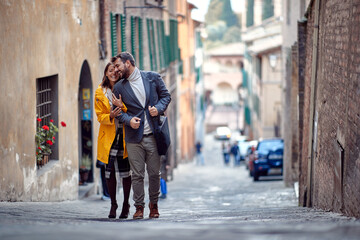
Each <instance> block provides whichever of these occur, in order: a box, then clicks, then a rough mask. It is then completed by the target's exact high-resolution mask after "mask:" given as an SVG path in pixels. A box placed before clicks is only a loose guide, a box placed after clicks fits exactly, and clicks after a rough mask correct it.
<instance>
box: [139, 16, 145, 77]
mask: <svg viewBox="0 0 360 240" xmlns="http://www.w3.org/2000/svg"><path fill="white" fill-rule="evenodd" d="M138 31H139V34H138V35H139V69H141V70H143V69H144V57H143V56H144V55H143V38H142V36H143V27H142V19H141V18H139V20H138Z"/></svg>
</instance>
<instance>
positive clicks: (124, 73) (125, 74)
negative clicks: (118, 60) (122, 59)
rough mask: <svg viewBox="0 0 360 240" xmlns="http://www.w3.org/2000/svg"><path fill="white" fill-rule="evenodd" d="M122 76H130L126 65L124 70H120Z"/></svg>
mask: <svg viewBox="0 0 360 240" xmlns="http://www.w3.org/2000/svg"><path fill="white" fill-rule="evenodd" d="M121 74H122V77H123V78H125V79H127V78H128V77H129V76H130V70H129V68H127V67H126V66H125V67H124V71H122V72H121Z"/></svg>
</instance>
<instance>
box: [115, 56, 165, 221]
mask: <svg viewBox="0 0 360 240" xmlns="http://www.w3.org/2000/svg"><path fill="white" fill-rule="evenodd" d="M112 61H113V63H114V65H115V70H116V71H117V72H118V73H119V74H120V75H122V77H123V79H122V80H121V81H119V82H118V83H116V84H115V86H114V89H113V92H114V95H115V96H116V97H119V95H121V98H122V101H123V102H124V104H125V106H126V107H127V112H126V113H122V114H121V115H120V116H119V117H117V118H118V120H119V121H120V122H122V123H124V124H125V142H126V146H127V151H128V155H129V162H130V167H131V170H132V186H133V193H134V194H133V198H134V201H135V207H136V212H135V214H134V216H133V218H134V219H142V218H144V207H145V202H144V197H145V193H144V176H145V166H146V170H147V173H148V176H149V199H150V203H149V208H150V214H149V218H158V217H159V211H158V205H157V203H158V198H159V193H160V165H161V163H160V156H159V154H158V151H157V145H156V141H155V138H154V135H153V130H154V127H153V122H152V117H155V116H158V115H161V114H163V113H164V112H165V110H166V108H167V107H168V105H169V103H170V101H171V95H170V93H169V91H168V90H167V89H166V86H165V83H164V81H163V80H162V78H161V76H160V74H158V73H155V72H146V71H140V70H139V69H138V68H137V67H136V66H135V61H134V58H133V56H132V55H131V54H130V53H128V52H122V53H120V54H118V55H117V56H116V57H115V58H114V59H113V60H112ZM150 84H154V85H155V86H156V91H154V92H153V93H152V95H153V96H152V97H153V99H154V103H155V105H154V106H150V99H149V97H150V89H151V86H150ZM153 89H154V88H153Z"/></svg>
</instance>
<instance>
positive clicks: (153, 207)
mask: <svg viewBox="0 0 360 240" xmlns="http://www.w3.org/2000/svg"><path fill="white" fill-rule="evenodd" d="M149 208H150V214H149V218H159V216H160V214H159V211H158V205H157V204H156V203H149Z"/></svg>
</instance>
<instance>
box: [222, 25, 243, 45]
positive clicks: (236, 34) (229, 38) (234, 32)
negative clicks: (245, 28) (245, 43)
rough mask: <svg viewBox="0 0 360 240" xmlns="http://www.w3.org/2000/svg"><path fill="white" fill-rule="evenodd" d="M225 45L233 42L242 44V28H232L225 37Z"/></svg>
mask: <svg viewBox="0 0 360 240" xmlns="http://www.w3.org/2000/svg"><path fill="white" fill-rule="evenodd" d="M222 40H223V42H224V43H233V42H240V41H241V33H240V28H239V27H236V26H232V27H231V28H229V29H228V30H227V31H226V33H225V34H224V37H223V39H222Z"/></svg>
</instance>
